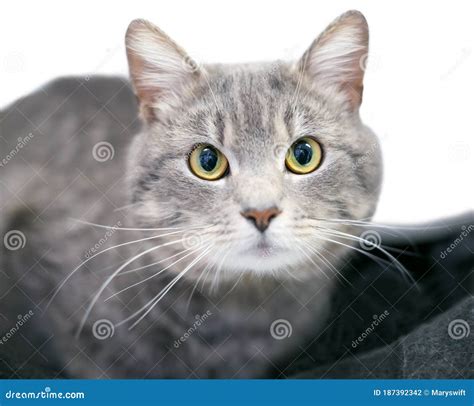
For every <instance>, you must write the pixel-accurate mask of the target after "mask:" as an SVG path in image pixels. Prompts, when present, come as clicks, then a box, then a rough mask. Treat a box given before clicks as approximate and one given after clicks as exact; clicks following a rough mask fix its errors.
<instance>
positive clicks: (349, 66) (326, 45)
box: [297, 11, 369, 110]
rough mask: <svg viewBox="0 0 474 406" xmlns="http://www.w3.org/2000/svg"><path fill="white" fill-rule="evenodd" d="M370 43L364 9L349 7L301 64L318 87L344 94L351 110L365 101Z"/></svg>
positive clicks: (300, 67)
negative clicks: (363, 13) (364, 92)
mask: <svg viewBox="0 0 474 406" xmlns="http://www.w3.org/2000/svg"><path fill="white" fill-rule="evenodd" d="M368 47H369V28H368V25H367V21H366V19H365V17H364V16H363V15H362V13H360V12H358V11H348V12H346V13H344V14H342V15H341V16H340V17H339V18H337V19H336V20H334V21H333V22H332V23H331V24H330V25H329V26H328V27H327V28H326V30H325V31H324V32H323V33H322V34H321V35H320V36H319V37H318V38H317V39H316V40H315V41H314V42H313V43H312V44H311V46H310V47H309V49H308V50H307V51H306V52H305V53H304V55H303V57H302V58H301V60H300V61H299V62H298V64H297V69H298V72H303V74H305V75H307V76H309V80H310V81H311V82H313V84H314V86H315V87H317V88H325V89H329V91H334V92H337V93H338V94H340V95H341V96H342V100H343V101H344V103H345V104H346V105H347V106H348V107H349V109H351V110H357V109H358V108H359V106H360V104H361V102H362V92H363V79H364V70H365V63H366V59H367V52H368Z"/></svg>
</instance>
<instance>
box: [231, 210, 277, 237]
mask: <svg viewBox="0 0 474 406" xmlns="http://www.w3.org/2000/svg"><path fill="white" fill-rule="evenodd" d="M280 213H281V211H280V210H278V209H277V208H276V207H272V208H270V209H265V210H253V209H252V210H246V211H244V212H242V213H240V214H242V216H244V217H245V218H246V219H248V220H250V221H251V222H252V223H253V224H254V225H255V227H257V229H258V230H260V231H261V232H262V233H263V232H264V231H265V230H266V229H267V228H268V226H269V225H270V221H272V219H274V218H275V217H276V216H278V215H279V214H280Z"/></svg>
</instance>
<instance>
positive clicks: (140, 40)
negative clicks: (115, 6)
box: [125, 20, 200, 121]
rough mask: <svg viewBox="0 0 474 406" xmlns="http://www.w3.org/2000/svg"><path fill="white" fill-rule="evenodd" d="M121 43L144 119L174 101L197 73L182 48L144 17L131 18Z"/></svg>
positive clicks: (150, 117) (153, 115)
mask: <svg viewBox="0 0 474 406" xmlns="http://www.w3.org/2000/svg"><path fill="white" fill-rule="evenodd" d="M125 44H126V48H127V58H128V65H129V69H130V77H131V80H132V84H133V88H134V91H135V94H136V95H137V97H138V100H139V104H140V112H141V114H142V116H143V117H144V119H145V120H147V121H151V120H153V119H154V118H155V113H156V112H157V111H159V110H160V109H162V110H166V109H167V108H169V107H170V106H172V105H173V104H174V103H175V102H178V100H177V99H179V97H180V92H181V91H183V90H184V88H185V87H186V86H189V85H190V84H191V82H192V81H193V80H197V78H198V77H199V76H200V69H199V67H198V65H197V64H196V63H195V62H194V61H193V60H192V59H191V58H190V57H189V56H188V55H187V54H186V52H185V51H184V50H183V49H182V48H181V47H180V46H179V45H177V44H176V43H175V42H174V41H173V40H172V39H171V38H170V37H168V36H167V35H166V34H165V33H164V32H163V31H161V30H160V29H159V28H157V27H156V26H154V25H153V24H151V23H150V22H148V21H145V20H134V21H132V22H131V23H130V25H129V27H128V30H127V34H126V37H125Z"/></svg>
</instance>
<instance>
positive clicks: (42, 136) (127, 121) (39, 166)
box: [0, 77, 139, 227]
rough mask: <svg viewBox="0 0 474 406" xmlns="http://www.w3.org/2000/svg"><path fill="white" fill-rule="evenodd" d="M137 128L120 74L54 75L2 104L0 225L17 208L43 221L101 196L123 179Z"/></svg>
mask: <svg viewBox="0 0 474 406" xmlns="http://www.w3.org/2000/svg"><path fill="white" fill-rule="evenodd" d="M138 130H139V120H138V118H137V108H136V103H135V98H134V95H133V93H132V91H131V89H130V87H129V84H128V82H127V81H126V80H125V79H121V78H112V77H111V78H107V77H94V78H64V79H58V80H55V81H53V82H51V83H50V84H48V85H46V86H44V87H42V88H40V89H39V90H37V91H36V92H34V93H32V94H31V95H28V96H26V97H24V98H22V99H20V100H17V101H16V102H14V103H13V104H11V105H10V106H8V107H7V108H6V109H5V110H3V111H1V112H0V151H1V154H0V174H1V176H0V194H1V202H2V214H1V219H0V227H1V226H2V225H3V227H5V222H6V221H8V217H10V216H12V215H14V213H15V212H18V211H21V212H27V213H29V214H30V215H32V216H33V217H34V219H35V221H42V220H43V221H45V220H46V218H47V217H48V215H51V214H53V213H52V211H53V210H61V209H63V210H64V208H69V209H70V210H71V216H74V215H73V214H72V213H74V212H76V211H77V210H75V209H76V206H78V205H82V206H83V205H87V204H88V203H91V202H92V200H94V199H97V198H98V196H100V195H101V194H103V195H106V196H107V193H110V190H111V189H112V186H113V185H114V184H118V183H121V182H122V181H123V177H124V173H125V162H126V153H127V152H126V150H127V146H128V145H129V143H130V141H131V139H132V138H133V135H134V134H135V133H137V132H138ZM122 189H123V188H122ZM108 190H109V192H108ZM117 198H118V199H120V198H119V196H116V197H114V200H116V199H117ZM58 203H59V204H58ZM117 203H118V202H117ZM62 214H66V213H62Z"/></svg>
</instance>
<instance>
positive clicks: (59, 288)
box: [44, 231, 181, 311]
mask: <svg viewBox="0 0 474 406" xmlns="http://www.w3.org/2000/svg"><path fill="white" fill-rule="evenodd" d="M180 232H181V231H173V232H170V233H165V234H160V235H153V236H151V237H146V238H140V239H138V240H133V241H128V242H124V243H122V244H117V245H114V246H113V247H108V248H106V249H104V250H102V251H100V252H96V253H95V254H94V255H92V256H90V257H89V258H87V259H86V260H85V261H83V262H81V263H80V264H79V265H78V266H77V267H76V268H74V269H73V270H72V271H71V273H70V274H69V275H68V276H66V278H64V279H63V281H62V282H61V283H60V284H59V286H58V287H57V288H56V290H55V292H54V293H53V296H51V299H49V300H48V303H47V304H46V307H45V309H44V311H46V310H47V309H48V308H49V306H50V305H51V303H52V302H53V300H54V298H55V297H56V296H57V295H58V293H59V292H60V290H61V289H62V288H63V286H64V285H65V284H66V283H67V281H68V280H69V279H71V278H72V277H73V275H74V274H75V273H76V272H77V271H78V270H79V269H80V268H81V267H82V266H83V265H85V264H87V263H88V262H89V261H91V260H93V259H94V258H95V257H97V256H99V255H102V254H104V253H105V252H107V251H110V250H113V249H115V248H119V247H124V246H126V245H130V244H136V243H139V242H142V241H148V240H153V239H156V238H162V237H166V236H169V235H174V234H178V233H180Z"/></svg>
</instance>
